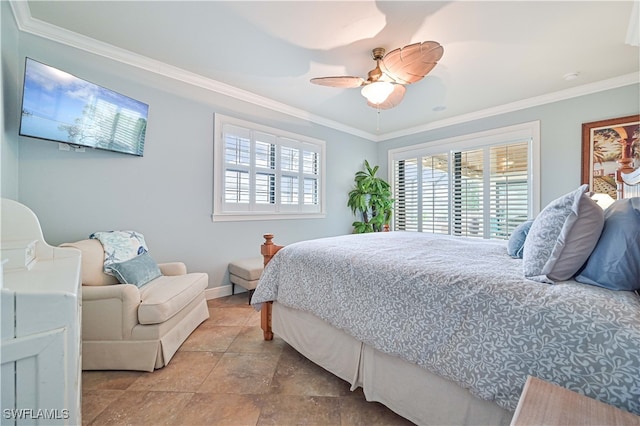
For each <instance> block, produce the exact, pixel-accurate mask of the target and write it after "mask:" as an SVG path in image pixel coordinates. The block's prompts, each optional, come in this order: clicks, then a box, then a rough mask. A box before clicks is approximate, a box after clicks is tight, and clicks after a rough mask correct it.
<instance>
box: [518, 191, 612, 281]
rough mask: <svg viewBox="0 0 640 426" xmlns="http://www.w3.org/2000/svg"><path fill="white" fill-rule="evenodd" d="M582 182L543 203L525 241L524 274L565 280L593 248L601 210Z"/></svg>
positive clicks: (600, 227) (534, 277)
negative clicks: (564, 193) (550, 200)
mask: <svg viewBox="0 0 640 426" xmlns="http://www.w3.org/2000/svg"><path fill="white" fill-rule="evenodd" d="M588 188H589V186H588V185H582V186H581V187H580V188H578V189H577V190H575V191H573V192H570V193H568V194H566V195H564V196H562V197H560V198H558V199H556V200H554V201H552V202H551V203H549V205H548V206H547V207H545V208H544V209H543V210H542V211H541V212H540V214H539V215H538V217H536V218H535V220H534V221H533V224H532V225H531V229H530V230H529V234H528V235H527V239H526V241H525V243H524V256H523V265H524V276H525V277H526V278H529V279H530V280H533V281H538V282H542V283H550V284H553V283H554V281H563V280H568V279H570V278H571V277H573V276H574V275H575V273H576V272H578V270H579V269H580V267H582V265H584V263H585V262H586V260H587V259H588V258H589V255H590V254H591V252H592V251H593V249H594V247H595V246H596V243H597V242H598V238H600V233H601V232H602V226H603V224H604V212H603V211H602V209H601V208H600V207H599V206H598V204H597V203H596V202H595V201H593V200H592V199H591V197H589V196H588V195H587V194H586V192H587V189H588Z"/></svg>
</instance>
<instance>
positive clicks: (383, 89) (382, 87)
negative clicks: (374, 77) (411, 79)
mask: <svg viewBox="0 0 640 426" xmlns="http://www.w3.org/2000/svg"><path fill="white" fill-rule="evenodd" d="M391 92H393V84H392V83H389V82H387V81H376V82H375V83H370V84H367V85H366V86H364V87H363V88H362V91H361V92H360V93H362V96H364V97H365V98H367V100H368V101H369V102H371V103H372V104H381V103H382V102H384V101H385V100H386V99H387V98H388V97H389V95H390V94H391Z"/></svg>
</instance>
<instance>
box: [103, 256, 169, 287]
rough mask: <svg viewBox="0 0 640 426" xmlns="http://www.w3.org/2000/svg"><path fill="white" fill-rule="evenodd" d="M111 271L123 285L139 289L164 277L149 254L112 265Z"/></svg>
mask: <svg viewBox="0 0 640 426" xmlns="http://www.w3.org/2000/svg"><path fill="white" fill-rule="evenodd" d="M111 270H112V272H113V275H114V276H115V277H116V278H117V279H118V282H120V283H121V284H135V285H136V286H137V287H142V286H143V285H145V284H147V283H148V282H149V281H151V280H154V279H156V278H158V277H159V276H161V275H162V272H160V268H159V267H158V264H157V263H156V262H155V261H154V260H153V259H152V258H151V256H150V255H149V253H147V252H145V253H142V254H141V255H139V256H136V257H134V258H133V259H129V260H126V261H124V262H120V263H112V264H111Z"/></svg>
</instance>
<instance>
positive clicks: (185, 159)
mask: <svg viewBox="0 0 640 426" xmlns="http://www.w3.org/2000/svg"><path fill="white" fill-rule="evenodd" d="M3 6H4V5H3ZM4 10H6V8H5V9H4ZM3 31H4V22H3ZM14 31H15V30H14ZM17 39H18V41H19V49H11V50H12V51H11V52H9V51H8V52H7V58H6V62H7V64H8V66H9V67H10V68H11V69H13V70H17V72H18V75H19V76H20V77H19V78H17V79H16V78H13V79H11V80H10V81H7V82H6V86H9V87H8V89H9V90H10V91H12V92H13V93H20V92H21V90H22V89H21V86H22V73H23V67H24V57H25V56H28V57H31V58H33V59H36V60H38V61H41V62H44V63H46V64H49V65H52V66H54V67H57V68H60V69H63V70H65V71H68V72H71V73H72V74H75V75H77V76H78V77H81V78H84V79H86V80H89V81H91V82H93V83H96V84H99V85H102V86H105V87H108V88H110V89H112V90H115V91H117V92H120V93H123V94H126V95H127V96H130V97H132V98H135V99H138V100H141V101H143V102H145V103H147V104H149V106H150V108H149V121H148V128H147V137H146V143H145V152H144V157H142V158H139V157H132V156H128V155H123V154H116V153H110V152H103V151H96V150H87V151H86V152H74V151H73V150H72V151H60V150H59V149H58V144H56V143H52V142H47V141H41V140H36V139H30V138H23V137H18V136H17V125H16V122H17V117H18V114H19V108H20V105H19V103H20V102H19V101H17V100H16V98H17V96H15V95H14V96H12V101H11V102H8V103H9V105H8V107H9V108H11V109H12V110H13V112H12V113H11V114H8V116H9V117H10V121H11V122H12V123H11V128H10V129H9V130H10V131H11V132H10V133H11V135H10V138H11V139H14V140H15V139H17V141H18V142H17V144H18V148H19V161H18V163H19V169H18V170H19V172H18V188H19V201H20V202H22V203H24V204H25V205H27V206H28V207H30V208H31V209H32V210H34V212H35V213H36V214H37V216H38V217H39V219H40V223H41V225H42V229H43V232H44V236H45V239H46V240H47V242H49V243H50V244H54V245H57V244H60V243H62V242H66V241H75V240H79V239H83V238H87V237H88V235H89V234H90V233H92V232H94V231H100V230H112V229H134V230H137V231H139V232H141V233H143V234H144V236H145V239H146V241H147V244H148V245H149V248H150V252H151V255H152V256H153V257H154V259H156V261H159V262H162V261H171V260H182V261H184V262H185V263H186V264H187V267H188V269H189V270H192V271H203V272H207V273H209V286H210V287H217V286H220V285H223V284H228V276H227V265H228V263H229V261H231V260H234V259H238V258H243V257H248V256H259V255H260V251H259V245H260V244H261V243H262V241H263V240H262V234H264V233H267V232H272V233H274V234H275V235H276V242H277V243H280V244H289V243H291V242H295V241H299V240H304V239H311V238H318V237H322V236H330V235H337V234H345V233H348V232H350V231H351V222H352V221H353V217H352V215H351V212H350V210H349V209H348V208H347V207H346V202H347V193H348V191H349V190H350V189H351V185H352V182H353V175H354V173H355V172H356V171H357V170H359V169H360V168H361V167H362V162H363V160H364V159H365V158H369V159H375V157H376V146H375V143H373V142H370V141H366V140H363V139H359V138H357V137H354V136H351V135H347V134H344V133H341V132H338V131H335V130H332V129H328V128H326V127H323V126H319V125H315V124H311V123H309V122H308V121H305V120H300V119H296V118H293V117H291V116H288V115H284V114H281V113H276V112H273V111H271V110H268V109H265V108H261V107H258V106H256V105H252V104H248V103H244V102H241V101H238V100H236V99H232V98H228V97H225V96H222V95H219V94H217V93H213V92H210V91H206V90H204V89H200V88H196V87H193V86H189V85H185V84H183V83H178V82H176V81H171V80H169V79H166V78H163V77H161V76H158V75H155V74H152V73H148V72H145V71H142V70H139V69H135V68H133V67H130V66H127V65H124V64H122V63H118V62H114V61H111V60H108V59H106V58H103V57H99V56H96V55H92V54H89V53H87V52H84V51H81V50H78V49H74V48H70V47H68V46H64V45H61V44H58V43H54V42H51V41H49V40H45V39H42V38H39V37H36V36H33V35H31V34H26V33H19V35H18V37H17ZM4 54H5V52H4V46H3V65H4V63H5V60H4V59H5V58H4ZM3 83H4V80H3ZM216 112H219V113H223V114H226V115H229V116H234V117H238V118H241V119H244V120H249V121H252V122H255V123H259V124H264V125H268V126H271V127H276V128H280V129H284V130H287V131H291V132H295V133H299V134H304V135H307V136H310V137H313V138H317V139H322V140H324V141H326V156H327V158H326V161H327V164H328V165H329V166H328V167H327V181H326V195H327V208H326V210H327V216H326V218H325V219H307V220H288V221H284V220H280V221H249V222H212V220H211V213H212V203H213V201H212V200H213V195H212V190H213V118H214V113H216ZM2 174H3V178H4V177H5V176H4V170H3V173H2ZM3 191H4V188H3ZM9 195H10V194H7V196H9ZM11 195H13V194H11ZM3 196H4V192H3Z"/></svg>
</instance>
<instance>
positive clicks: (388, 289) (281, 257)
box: [251, 232, 640, 415]
mask: <svg viewBox="0 0 640 426" xmlns="http://www.w3.org/2000/svg"><path fill="white" fill-rule="evenodd" d="M270 300H277V301H278V302H279V303H282V304H283V305H286V306H289V307H292V308H296V309H301V310H304V311H308V312H311V313H313V314H314V315H316V316H317V317H319V318H322V319H323V320H325V321H327V322H328V323H330V324H332V325H333V326H335V327H337V328H339V329H342V330H344V331H346V332H347V333H349V334H350V335H352V336H353V337H355V338H356V339H358V340H361V341H363V342H365V343H367V344H368V345H370V346H373V347H374V348H376V349H378V350H380V351H382V352H386V353H389V354H392V355H396V356H399V357H401V358H404V359H405V360H407V361H409V362H413V363H416V364H418V365H420V366H422V367H424V368H426V369H427V370H429V371H431V372H434V373H436V374H438V375H440V376H442V377H445V378H447V379H449V380H452V381H454V382H456V383H458V384H459V385H460V386H462V387H464V388H468V389H469V390H470V391H471V393H473V394H474V395H476V396H478V397H480V398H483V399H487V400H493V401H495V402H496V403H497V404H499V405H500V406H502V407H504V408H507V409H510V410H515V408H516V405H517V402H518V398H519V396H520V393H521V391H522V387H523V386H524V383H525V381H526V377H527V375H533V376H536V377H539V378H541V379H544V380H547V381H549V382H552V383H556V384H558V385H560V386H563V387H566V388H568V389H572V390H575V391H577V392H579V393H582V394H585V395H587V396H590V397H593V398H596V399H598V400H601V401H604V402H606V403H609V404H612V405H615V406H617V407H620V408H623V409H626V410H627V411H631V412H633V413H635V414H639V415H640V297H638V295H636V294H635V293H631V292H614V291H610V290H607V289H602V288H599V287H595V286H589V285H585V284H580V283H577V282H575V281H564V282H558V283H556V284H555V285H549V284H541V283H538V282H534V281H530V280H527V279H525V278H523V271H522V260H520V259H512V258H510V257H509V256H508V255H507V253H506V242H502V241H489V240H481V239H472V238H461V237H451V236H442V235H433V234H426V233H412V232H389V233H372V234H360V235H346V236H341V237H332V238H323V239H318V240H311V241H305V242H300V243H295V244H291V245H288V246H286V247H285V248H283V249H282V250H280V252H279V253H278V254H277V255H276V256H275V257H274V258H273V259H272V260H271V262H270V263H269V265H268V266H267V267H266V268H265V271H264V273H263V274H262V278H261V279H260V282H259V284H258V287H257V289H256V290H255V293H254V295H253V298H252V302H251V303H252V304H254V306H255V307H256V308H259V307H260V303H261V302H265V301H270Z"/></svg>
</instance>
